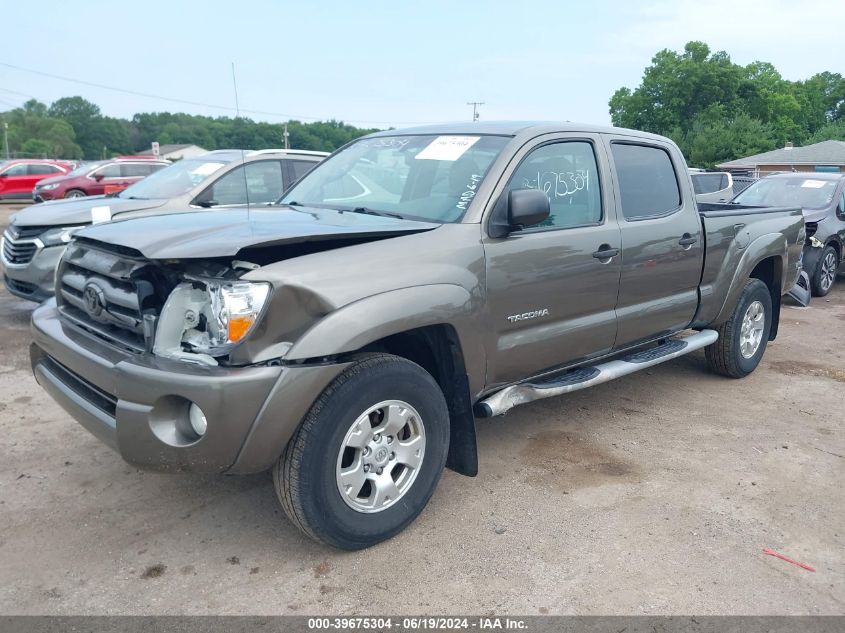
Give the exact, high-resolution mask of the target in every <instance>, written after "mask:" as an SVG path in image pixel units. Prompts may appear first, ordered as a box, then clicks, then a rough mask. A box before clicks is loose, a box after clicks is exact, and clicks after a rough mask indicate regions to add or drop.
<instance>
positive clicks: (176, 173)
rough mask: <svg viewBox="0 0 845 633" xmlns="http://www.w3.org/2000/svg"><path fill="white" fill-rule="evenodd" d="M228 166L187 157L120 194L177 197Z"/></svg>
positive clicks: (139, 196) (125, 195) (126, 196)
mask: <svg viewBox="0 0 845 633" xmlns="http://www.w3.org/2000/svg"><path fill="white" fill-rule="evenodd" d="M225 166H226V163H223V162H220V161H212V160H202V159H187V160H180V161H179V162H176V163H173V164H172V165H170V166H168V167H165V168H164V169H159V170H158V171H157V172H154V173H152V174H150V175H149V176H147V177H146V178H144V179H143V180H139V181H138V182H136V183H135V184H134V185H130V186H129V187H127V188H126V189H124V190H123V191H121V192H120V193H119V194H118V197H119V198H135V199H149V198H175V197H176V196H181V195H182V194H183V193H187V192H188V191H190V190H191V189H193V188H194V187H196V186H197V185H198V184H200V183H201V182H202V181H203V180H205V179H206V178H208V177H209V176H210V175H211V174H213V173H215V172H217V171H218V170H220V169H222V168H223V167H225Z"/></svg>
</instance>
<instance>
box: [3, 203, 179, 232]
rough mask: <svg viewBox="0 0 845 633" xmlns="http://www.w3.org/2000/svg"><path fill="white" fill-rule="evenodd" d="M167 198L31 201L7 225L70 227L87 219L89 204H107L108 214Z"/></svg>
mask: <svg viewBox="0 0 845 633" xmlns="http://www.w3.org/2000/svg"><path fill="white" fill-rule="evenodd" d="M165 202H167V200H130V199H128V198H109V197H107V196H89V197H87V198H68V199H66V200H64V199H63V200H51V201H49V202H41V203H39V204H34V205H32V206H30V207H26V208H25V209H21V210H20V211H18V212H17V213H15V214H14V215H13V216H12V217H11V218H10V219H9V223H10V224H16V225H17V226H71V225H74V224H86V223H90V222H91V208H92V207H105V206H107V207H109V208H110V209H111V214H112V216H114V215H117V214H118V213H128V212H129V211H143V210H144V209H155V208H157V207H160V206H162V205H163V204H164V203H165Z"/></svg>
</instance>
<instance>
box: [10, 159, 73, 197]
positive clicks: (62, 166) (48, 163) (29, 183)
mask: <svg viewBox="0 0 845 633" xmlns="http://www.w3.org/2000/svg"><path fill="white" fill-rule="evenodd" d="M74 165H75V164H74V163H71V162H68V161H60V160H36V159H28V158H26V159H24V158H21V159H16V160H8V161H6V162H4V163H2V164H0V199H9V198H29V196H31V195H32V189H33V188H34V187H35V185H36V184H37V183H39V182H40V181H42V180H44V179H45V178H49V177H51V176H62V175H66V174H68V173H69V172H70V171H71V170H72V169H73V168H74Z"/></svg>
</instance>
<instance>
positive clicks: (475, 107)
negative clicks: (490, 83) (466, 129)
mask: <svg viewBox="0 0 845 633" xmlns="http://www.w3.org/2000/svg"><path fill="white" fill-rule="evenodd" d="M467 105H471V106H472V122H473V123H475V122H476V121H478V117H479V116H480V115H479V114H478V106H483V105H484V102H483V101H467Z"/></svg>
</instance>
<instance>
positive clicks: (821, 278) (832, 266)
mask: <svg viewBox="0 0 845 633" xmlns="http://www.w3.org/2000/svg"><path fill="white" fill-rule="evenodd" d="M838 268H839V257H838V256H837V254H836V249H835V248H833V247H832V246H830V245H828V246H825V247H824V250H823V251H822V255H821V257H819V261H818V263H817V264H816V270H815V272H814V273H813V278H812V283H811V284H810V286H811V289H812V291H813V296H814V297H824V296H826V295H827V294H828V293H829V292H830V289H831V288H833V282H834V281H836V271H837V269H838Z"/></svg>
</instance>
